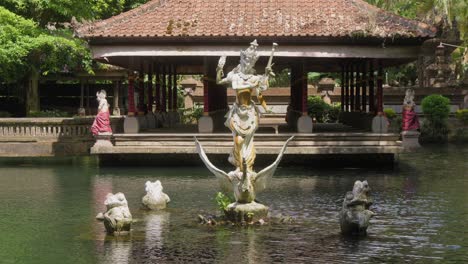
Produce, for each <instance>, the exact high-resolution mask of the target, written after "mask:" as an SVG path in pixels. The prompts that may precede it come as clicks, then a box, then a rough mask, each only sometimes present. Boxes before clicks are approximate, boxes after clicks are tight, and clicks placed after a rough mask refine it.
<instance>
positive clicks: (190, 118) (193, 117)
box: [182, 103, 203, 124]
mask: <svg viewBox="0 0 468 264" xmlns="http://www.w3.org/2000/svg"><path fill="white" fill-rule="evenodd" d="M202 115H203V107H201V106H200V104H198V103H196V104H195V105H194V106H193V107H192V108H188V109H184V110H183V113H182V123H184V124H192V123H195V122H197V121H198V119H200V117H202Z"/></svg>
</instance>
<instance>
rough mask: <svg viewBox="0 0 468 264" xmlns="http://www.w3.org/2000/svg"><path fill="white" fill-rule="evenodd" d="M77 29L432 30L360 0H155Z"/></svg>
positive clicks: (218, 32)
mask: <svg viewBox="0 0 468 264" xmlns="http://www.w3.org/2000/svg"><path fill="white" fill-rule="evenodd" d="M77 31H78V34H79V35H80V36H82V37H85V38H93V37H100V36H108V37H131V36H141V37H165V38H171V37H172V38H175V39H177V38H178V37H181V36H193V37H200V36H212V37H235V36H249V37H250V36H255V37H261V36H298V37H300V36H318V37H320V36H324V37H342V36H355V35H363V36H372V37H395V36H401V37H433V36H434V35H435V29H434V28H433V27H431V26H429V25H427V24H424V23H422V22H419V21H415V20H409V19H406V18H403V17H400V16H398V15H395V14H392V13H389V12H386V11H383V10H381V9H379V8H377V7H375V6H372V5H369V4H367V3H366V2H364V1H363V0H256V1H252V0H153V1H149V2H148V3H146V4H144V5H142V6H140V7H138V8H136V9H133V10H130V11H128V12H125V13H122V14H120V15H118V16H115V17H111V18H109V19H106V20H102V21H98V22H95V23H92V24H89V25H85V26H82V27H81V28H80V29H78V30H77Z"/></svg>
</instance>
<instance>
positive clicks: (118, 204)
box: [96, 192, 132, 235]
mask: <svg viewBox="0 0 468 264" xmlns="http://www.w3.org/2000/svg"><path fill="white" fill-rule="evenodd" d="M104 205H105V206H106V208H107V212H105V213H99V214H98V215H97V216H96V218H97V219H98V220H103V221H104V227H105V228H106V231H107V233H108V234H115V235H118V234H120V233H128V232H130V228H131V225H132V214H131V213H130V210H129V209H128V203H127V199H125V195H124V194H123V193H120V192H119V193H116V194H112V193H109V194H107V196H106V200H105V201H104Z"/></svg>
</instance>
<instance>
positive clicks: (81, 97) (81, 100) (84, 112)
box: [78, 79, 86, 116]
mask: <svg viewBox="0 0 468 264" xmlns="http://www.w3.org/2000/svg"><path fill="white" fill-rule="evenodd" d="M84 86H85V84H84V81H83V79H80V108H79V109H78V115H79V116H85V115H86V111H85V109H84Z"/></svg>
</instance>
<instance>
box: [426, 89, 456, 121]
mask: <svg viewBox="0 0 468 264" xmlns="http://www.w3.org/2000/svg"><path fill="white" fill-rule="evenodd" d="M421 106H422V110H423V112H424V115H425V116H426V118H429V119H431V120H436V119H437V120H444V119H447V118H448V116H449V114H450V100H449V99H448V98H447V97H444V96H442V95H438V94H433V95H429V96H426V97H425V98H424V99H423V100H422V102H421Z"/></svg>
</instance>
